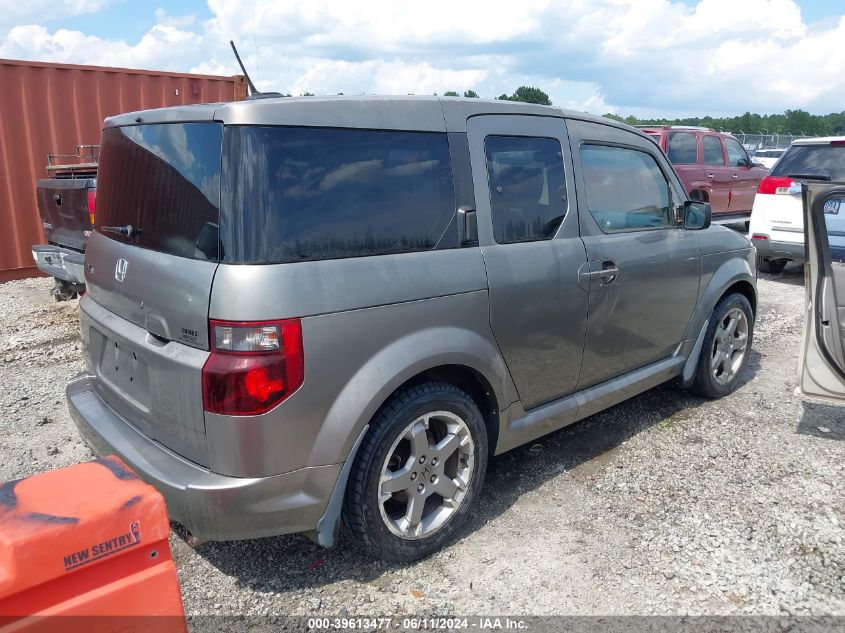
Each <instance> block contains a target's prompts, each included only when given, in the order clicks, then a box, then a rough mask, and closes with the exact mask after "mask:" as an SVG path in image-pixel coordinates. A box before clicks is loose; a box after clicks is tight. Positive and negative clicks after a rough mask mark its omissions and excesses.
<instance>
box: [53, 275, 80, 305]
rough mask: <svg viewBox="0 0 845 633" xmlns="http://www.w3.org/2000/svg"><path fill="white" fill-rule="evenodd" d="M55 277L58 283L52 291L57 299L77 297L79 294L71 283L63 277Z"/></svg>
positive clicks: (67, 299) (63, 299)
mask: <svg viewBox="0 0 845 633" xmlns="http://www.w3.org/2000/svg"><path fill="white" fill-rule="evenodd" d="M53 279H54V280H55V282H56V284H55V285H54V286H53V289H52V291H51V293H52V295H53V298H54V299H55V300H56V301H70V300H71V299H76V297H77V296H78V295H77V293H76V290H74V288H73V286H72V285H71V284H70V283H68V282H67V281H64V280H62V279H56V278H55V277H54V278H53Z"/></svg>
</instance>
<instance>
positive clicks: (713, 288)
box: [681, 257, 757, 387]
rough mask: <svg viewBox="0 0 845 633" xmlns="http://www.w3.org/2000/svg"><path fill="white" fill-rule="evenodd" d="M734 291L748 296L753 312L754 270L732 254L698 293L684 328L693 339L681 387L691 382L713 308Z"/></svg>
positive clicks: (754, 294) (754, 304) (754, 310)
mask: <svg viewBox="0 0 845 633" xmlns="http://www.w3.org/2000/svg"><path fill="white" fill-rule="evenodd" d="M733 293H738V294H741V295H742V296H744V297H745V298H746V299H748V302H749V303H750V304H751V312H752V314H753V315H754V316H755V317H756V315H757V287H756V276H755V274H754V269H753V267H752V265H751V264H749V261H748V260H747V259H742V258H739V257H732V258H730V259H727V260H726V261H725V262H723V263H722V265H721V266H719V268H718V269H717V270H716V271H715V272H714V273H713V275H712V276H711V277H710V280H709V282H708V284H707V286H706V287H705V288H704V289H703V290H702V291H701V293H700V295H699V301H698V307H697V308H696V311H695V314H694V315H693V318H692V319H691V320H690V324H689V326H688V327H687V332H686V334H685V336H684V338H685V339H692V340H694V341H695V345H694V346H693V349H692V352H691V353H690V356H689V358H687V362H686V363H685V364H684V370H683V373H682V378H681V382H682V385H683V386H684V387H689V386H690V384H692V377H693V374H694V369H695V367H696V365H697V364H698V359H699V357H700V355H701V349H702V342H703V340H704V335H705V332H706V330H707V325H708V323H709V321H710V317H711V316H712V314H713V310H715V309H716V306H717V305H718V304H719V302H720V301H721V300H722V299H723V298H724V297H726V296H728V295H730V294H733Z"/></svg>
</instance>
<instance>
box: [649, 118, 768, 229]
mask: <svg viewBox="0 0 845 633" xmlns="http://www.w3.org/2000/svg"><path fill="white" fill-rule="evenodd" d="M640 129H641V130H642V131H643V132H645V133H646V134H648V135H649V136H651V137H652V138H653V139H654V140H655V141H656V142H657V144H658V145H660V148H661V149H662V150H663V151H664V152H666V155H667V156H668V157H669V160H670V161H671V163H672V164H673V165H674V166H675V170H676V171H677V172H678V176H680V177H681V182H683V183H684V187H686V189H687V192H688V193H689V195H690V197H691V198H692V199H693V200H704V201H705V202H709V203H710V206H712V207H713V216H714V220H716V219H718V220H722V221H726V220H744V219H748V218H749V217H750V216H751V207H752V206H753V205H754V196H755V194H756V193H757V186H758V185H759V184H760V180H762V179H763V177H765V176H766V175H767V174H768V173H769V170H768V169H766V168H765V167H763V166H762V165H760V164H758V163H755V162H754V161H753V160H752V159H751V157H750V156H749V155H748V152H746V151H745V148H744V147H743V146H742V144H741V143H740V142H739V141H738V140H736V139H735V138H734V137H733V136H731V135H730V134H724V133H721V132H716V131H715V130H713V129H710V128H703V127H681V126H668V125H667V126H664V127H646V126H641V127H640ZM716 216H718V218H717V217H716Z"/></svg>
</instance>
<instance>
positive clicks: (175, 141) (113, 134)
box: [95, 123, 223, 261]
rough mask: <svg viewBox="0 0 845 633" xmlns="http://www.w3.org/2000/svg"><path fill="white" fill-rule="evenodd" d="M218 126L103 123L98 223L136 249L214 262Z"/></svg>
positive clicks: (220, 131)
mask: <svg viewBox="0 0 845 633" xmlns="http://www.w3.org/2000/svg"><path fill="white" fill-rule="evenodd" d="M222 128H223V126H222V125H220V124H217V123H167V124H155V125H152V124H151V125H134V126H126V127H117V128H109V129H106V130H104V131H103V140H102V147H101V151H100V166H99V175H98V178H97V185H98V187H97V216H96V220H97V223H96V227H95V228H96V230H97V231H98V232H100V233H102V234H103V235H105V236H107V237H109V238H111V239H115V240H119V241H123V242H128V243H131V244H133V245H135V246H139V247H141V248H148V249H151V250H155V251H160V252H162V253H168V254H170V255H178V256H180V257H189V258H191V259H205V260H211V261H217V260H218V259H219V253H218V223H219V208H220V146H221V140H222V136H223V129H222ZM130 226H131V227H132V228H131V229H130V230H129V231H131V233H132V234H131V235H126V234H125V233H126V232H128V231H127V227H130Z"/></svg>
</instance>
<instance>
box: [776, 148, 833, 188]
mask: <svg viewBox="0 0 845 633" xmlns="http://www.w3.org/2000/svg"><path fill="white" fill-rule="evenodd" d="M798 175H801V176H810V175H819V176H829V177H830V179H831V180H834V181H842V180H845V146H841V145H793V146H792V147H790V148H789V150H787V152H786V153H785V154H784V155H783V156H781V158H780V160H779V161H778V162H777V163H776V164H775V166H774V168H773V169H772V176H798Z"/></svg>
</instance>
